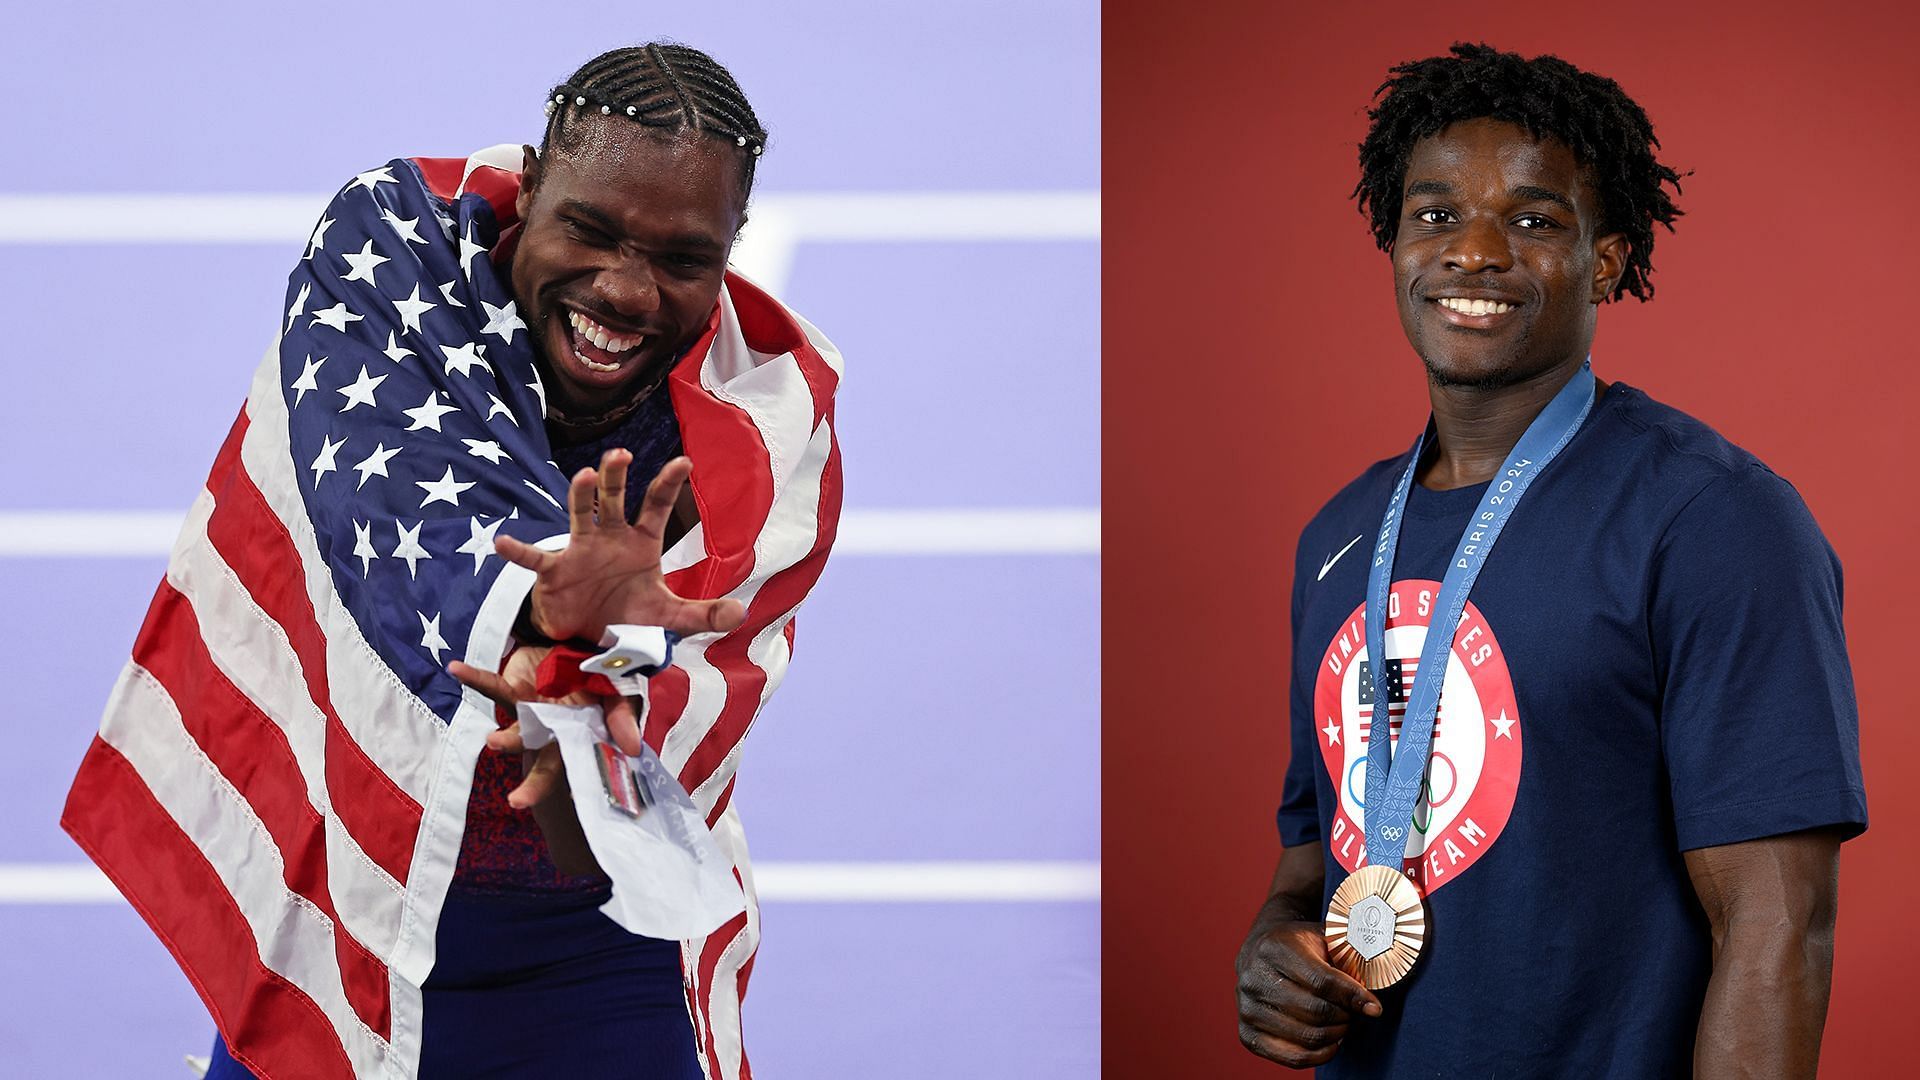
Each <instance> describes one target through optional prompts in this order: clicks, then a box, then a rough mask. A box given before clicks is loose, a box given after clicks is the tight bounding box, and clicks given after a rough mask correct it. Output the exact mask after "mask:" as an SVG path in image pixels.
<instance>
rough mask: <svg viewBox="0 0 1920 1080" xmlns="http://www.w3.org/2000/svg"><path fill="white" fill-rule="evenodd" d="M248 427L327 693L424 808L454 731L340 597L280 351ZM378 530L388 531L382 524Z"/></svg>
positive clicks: (248, 446)
mask: <svg viewBox="0 0 1920 1080" xmlns="http://www.w3.org/2000/svg"><path fill="white" fill-rule="evenodd" d="M247 419H248V427H247V434H246V438H245V439H244V440H243V442H242V443H241V447H240V456H241V459H242V461H243V462H244V463H245V465H246V469H247V473H248V474H249V475H250V476H252V477H253V482H254V486H255V487H257V488H258V489H259V490H260V493H261V495H263V496H264V497H265V498H266V500H267V505H268V506H269V507H271V508H272V510H273V513H274V516H276V517H278V518H279V519H280V522H281V524H282V525H284V526H286V529H287V534H288V535H289V536H291V537H292V538H293V546H294V550H295V552H296V553H297V554H298V555H299V557H300V564H301V566H300V569H301V572H302V578H303V579H304V581H305V583H306V588H307V599H308V601H309V602H310V603H311V604H312V605H313V614H314V620H315V622H316V623H318V624H319V627H320V633H321V635H322V636H323V637H324V638H325V639H326V649H327V691H328V694H329V696H330V697H331V699H332V704H333V711H334V714H335V715H337V716H338V717H339V718H340V723H341V724H342V726H344V727H345V728H346V730H347V734H348V736H349V737H351V738H352V739H353V741H354V743H355V744H357V745H358V746H359V747H360V749H361V750H362V751H363V752H365V753H366V755H367V757H368V758H370V759H371V760H372V761H373V763H374V764H375V765H377V766H379V768H380V771H381V772H383V773H386V774H387V776H388V777H390V778H391V779H392V780H393V782H394V783H395V784H396V785H397V786H399V788H400V789H401V790H402V791H404V792H406V793H407V795H408V797H410V798H411V799H413V800H414V801H415V802H416V803H420V804H422V805H424V804H425V803H426V799H427V788H428V785H429V784H430V783H431V782H432V769H433V765H434V763H435V762H436V761H437V760H438V757H439V750H440V740H441V738H442V737H443V736H444V735H445V734H446V725H445V724H443V723H441V721H440V718H439V717H437V716H435V715H434V714H433V711H432V710H431V709H429V708H427V706H426V703H425V702H423V701H421V700H420V699H419V698H418V697H417V696H415V695H414V693H413V692H412V691H410V690H408V689H407V688H406V687H405V686H404V685H403V684H402V683H401V682H400V680H399V678H398V677H396V676H395V675H394V673H393V671H392V669H390V668H388V667H387V666H386V664H385V663H384V662H382V661H381V659H380V654H379V653H377V652H376V651H374V648H373V646H371V645H369V644H368V643H367V639H366V638H365V637H363V636H362V635H361V633H360V624H359V623H357V622H356V621H354V618H353V615H352V614H351V613H349V612H348V611H347V609H346V605H345V604H343V603H341V601H340V594H339V593H338V592H336V591H334V587H333V577H332V574H331V572H330V571H329V570H328V568H327V563H326V560H325V559H323V558H321V555H320V548H319V545H318V543H317V541H316V540H315V539H314V532H313V523H312V522H311V521H309V520H308V519H307V513H306V506H305V504H304V502H303V501H302V500H301V497H300V486H299V484H300V479H301V478H300V476H299V474H298V472H297V471H296V470H295V468H294V464H293V459H292V457H291V456H290V451H289V449H288V440H287V410H286V405H285V402H284V401H283V400H282V398H281V396H280V360H279V348H278V346H277V345H276V347H274V348H271V349H269V350H267V356H266V359H265V360H263V361H262V362H261V364H260V368H259V370H258V371H257V372H256V373H255V375H254V381H253V390H252V392H251V393H250V394H248V396H247ZM375 524H376V525H378V524H381V523H379V522H376V523H375Z"/></svg>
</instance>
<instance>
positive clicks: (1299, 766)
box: [1274, 537, 1320, 847]
mask: <svg viewBox="0 0 1920 1080" xmlns="http://www.w3.org/2000/svg"><path fill="white" fill-rule="evenodd" d="M1302 540H1303V542H1304V540H1305V538H1304V537H1302ZM1305 580H1306V578H1305V575H1303V574H1302V573H1301V572H1300V559H1299V556H1298V554H1297V553H1296V555H1295V557H1294V560H1293V608H1292V615H1291V626H1292V629H1291V631H1290V632H1289V636H1288V641H1289V643H1290V651H1291V653H1292V655H1293V656H1294V661H1293V663H1292V664H1291V665H1290V666H1289V668H1288V670H1289V672H1290V673H1291V679H1290V682H1291V687H1290V690H1289V692H1288V709H1287V728H1288V732H1289V735H1288V749H1287V773H1286V777H1285V779H1284V780H1283V781H1282V782H1281V785H1280V809H1279V811H1278V813H1276V814H1275V815H1274V819H1275V821H1276V823H1277V824H1278V825H1279V826H1280V843H1281V844H1283V845H1285V846H1286V847H1293V846H1295V845H1297V844H1311V843H1314V842H1315V841H1317V840H1319V839H1320V802H1319V798H1318V796H1317V795H1316V793H1315V788H1314V770H1315V769H1316V768H1317V767H1318V766H1319V764H1320V744H1319V741H1318V739H1317V738H1316V737H1315V735H1314V731H1313V710H1312V703H1311V702H1310V701H1309V700H1308V696H1309V695H1310V694H1311V693H1312V684H1311V683H1310V681H1309V680H1307V679H1305V678H1302V677H1301V674H1300V664H1299V660H1298V657H1299V652H1300V609H1301V602H1302V597H1304V596H1305V594H1306V590H1305V588H1304V583H1305Z"/></svg>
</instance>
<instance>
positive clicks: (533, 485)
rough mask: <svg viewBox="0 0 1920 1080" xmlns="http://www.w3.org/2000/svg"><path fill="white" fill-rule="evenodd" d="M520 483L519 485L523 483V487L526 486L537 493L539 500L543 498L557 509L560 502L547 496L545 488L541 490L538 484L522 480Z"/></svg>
mask: <svg viewBox="0 0 1920 1080" xmlns="http://www.w3.org/2000/svg"><path fill="white" fill-rule="evenodd" d="M520 482H521V483H523V484H525V485H527V486H528V487H530V488H532V489H533V490H534V491H535V492H537V493H538V494H539V496H540V497H541V498H543V499H545V500H547V501H548V502H550V503H552V504H553V505H554V507H555V509H558V508H559V506H560V500H559V499H556V498H554V497H553V496H551V495H549V494H547V489H546V488H543V487H541V486H540V485H539V484H536V483H534V482H533V481H531V480H522V481H520Z"/></svg>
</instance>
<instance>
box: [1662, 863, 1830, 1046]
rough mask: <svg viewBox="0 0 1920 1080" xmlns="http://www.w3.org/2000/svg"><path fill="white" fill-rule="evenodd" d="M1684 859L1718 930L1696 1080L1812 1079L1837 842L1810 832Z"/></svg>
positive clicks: (1823, 1005)
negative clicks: (1744, 1079)
mask: <svg viewBox="0 0 1920 1080" xmlns="http://www.w3.org/2000/svg"><path fill="white" fill-rule="evenodd" d="M1684 858H1685V859H1686V863H1687V874H1688V876H1690V877H1691V878H1692V879H1693V891H1694V893H1695V894H1696V895H1698V896H1699V897H1700V905H1701V907H1703V908H1705V909H1706V913H1707V920H1708V922H1709V923H1711V924H1712V927H1713V976H1712V978H1711V979H1710V980H1709V981H1708V983H1707V997H1706V1001H1705V1003H1704V1004H1703V1005H1702V1007H1701V1010H1700V1027H1699V1030H1698V1032H1697V1033H1696V1036H1695V1040H1694V1050H1693V1072H1694V1076H1695V1077H1696V1078H1698V1080H1735V1078H1745V1077H1770V1078H1773V1077H1804V1078H1806V1080H1813V1077H1814V1075H1815V1072H1816V1070H1817V1069H1818V1066H1819V1063H1820V1032H1821V1029H1822V1028H1823V1027H1824V1026H1825V1024H1826V1019H1827V995H1828V992H1829V990H1830V989H1831V987H1832V982H1833V922H1834V912H1835V908H1836V906H1837V900H1838V895H1839V888H1840V837H1839V835H1838V834H1837V833H1835V832H1833V831H1832V830H1827V829H1811V830H1807V831H1804V832H1796V833H1788V834H1786V835H1784V836H1772V837H1768V838H1766V839H1764V840H1752V841H1748V842H1746V843H1741V844H1728V845H1726V846H1724V847H1710V848H1701V849H1699V850H1696V851H1689V852H1687V853H1686V854H1685V856H1684Z"/></svg>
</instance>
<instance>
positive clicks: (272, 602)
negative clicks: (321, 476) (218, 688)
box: [207, 418, 421, 885]
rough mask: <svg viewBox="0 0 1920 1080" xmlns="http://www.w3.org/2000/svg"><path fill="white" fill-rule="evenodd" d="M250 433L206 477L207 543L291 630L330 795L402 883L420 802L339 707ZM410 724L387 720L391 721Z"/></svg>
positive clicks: (239, 433)
mask: <svg viewBox="0 0 1920 1080" xmlns="http://www.w3.org/2000/svg"><path fill="white" fill-rule="evenodd" d="M245 429H246V421H245V419H244V418H242V419H241V420H240V421H239V422H237V423H235V424H234V430H233V433H232V434H231V435H229V436H228V438H227V444H226V445H225V446H223V447H221V449H220V457H219V459H217V460H216V461H215V463H214V468H213V474H212V476H211V477H209V479H208V482H207V487H208V489H209V490H210V491H212V492H213V495H214V500H215V501H214V508H213V514H212V516H211V517H209V518H208V519H207V538H208V540H209V541H211V542H212V544H213V547H214V549H215V550H216V551H218V552H219V553H220V557H221V558H222V559H223V560H224V561H225V562H226V564H227V566H228V567H229V568H231V569H232V570H233V572H234V574H235V575H236V576H238V577H239V579H240V583H241V584H242V585H243V586H244V587H245V588H246V590H247V592H248V594H250V595H251V596H252V597H253V600H254V603H256V604H258V605H260V608H261V610H263V611H265V612H266V613H267V616H268V617H269V618H271V619H272V620H273V621H274V622H275V623H278V624H279V626H280V628H281V630H282V631H284V632H285V633H286V635H287V640H288V642H290V643H291V644H292V646H293V651H294V653H295V655H297V656H298V657H299V658H300V668H301V672H302V674H304V675H305V676H306V682H307V693H308V694H309V695H310V696H311V697H312V699H313V703H314V705H315V706H317V707H318V708H319V709H320V711H321V713H322V714H323V715H324V716H325V717H326V722H327V738H326V778H327V797H328V800H329V801H330V802H332V804H333V807H334V812H335V813H336V814H338V815H339V817H340V823H341V824H342V825H345V826H346V828H347V831H348V832H349V833H351V834H352V835H353V838H354V840H355V842H357V843H358V844H359V845H360V847H361V850H363V851H365V852H366V853H367V857H368V858H370V859H372V860H373V861H374V863H375V864H377V865H378V866H379V867H380V868H381V869H383V870H385V871H386V872H387V873H389V874H391V875H392V876H393V878H394V880H395V881H398V882H400V883H401V884H402V885H404V884H406V881H407V869H408V866H409V864H411V862H412V861H413V843H414V836H415V834H416V833H418V832H419V828H420V817H421V808H420V804H419V803H416V802H414V801H413V799H411V798H409V797H408V795H407V793H406V792H404V791H402V790H400V787H399V786H398V785H397V784H395V783H394V782H393V780H392V779H391V778H390V777H388V776H387V774H386V773H384V772H382V771H381V770H380V767H379V766H378V765H376V764H374V762H373V760H372V759H371V758H369V757H368V756H367V753H366V751H365V750H363V749H361V747H360V745H359V744H358V743H356V742H355V741H354V740H353V736H352V735H351V734H349V733H348V731H347V728H346V725H345V724H342V723H341V722H340V717H339V715H338V714H337V713H335V712H334V710H333V700H332V696H331V693H330V691H329V688H328V682H327V646H326V640H325V638H324V637H323V636H322V634H321V632H320V627H319V625H318V624H317V622H316V620H315V618H314V613H313V603H312V601H311V600H309V599H308V597H307V593H306V578H305V575H304V574H303V573H301V572H300V571H299V569H298V568H299V567H300V565H301V561H300V554H299V550H298V549H297V548H296V547H295V546H294V543H293V538H292V537H291V536H289V535H288V534H287V529H286V526H285V525H284V524H282V523H281V521H280V519H279V518H278V517H276V516H275V515H274V513H273V508H272V507H271V506H269V505H268V504H267V500H266V497H265V496H263V495H261V494H260V489H259V488H257V487H255V486H254V484H253V479H252V477H250V476H248V475H247V471H246V469H245V468H244V467H242V463H241V461H240V460H239V456H240V444H241V441H242V438H243V436H244V434H245ZM412 719H413V718H411V717H391V718H388V720H389V722H391V723H406V722H410V721H412Z"/></svg>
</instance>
